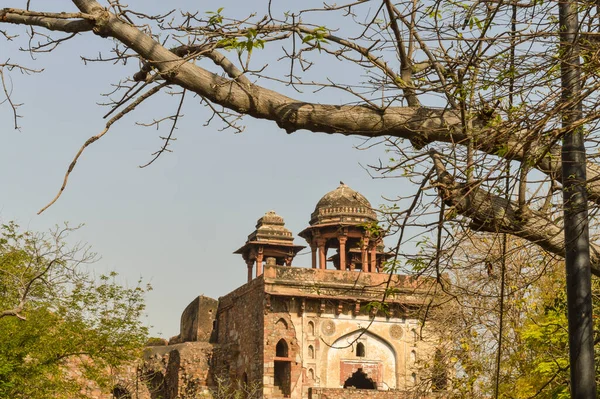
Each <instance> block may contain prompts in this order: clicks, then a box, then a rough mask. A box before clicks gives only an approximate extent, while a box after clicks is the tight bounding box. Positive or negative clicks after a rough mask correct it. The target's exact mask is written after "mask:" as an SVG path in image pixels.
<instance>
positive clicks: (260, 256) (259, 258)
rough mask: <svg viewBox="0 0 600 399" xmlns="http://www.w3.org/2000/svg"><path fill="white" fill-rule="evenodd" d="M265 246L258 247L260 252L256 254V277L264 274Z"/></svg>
mask: <svg viewBox="0 0 600 399" xmlns="http://www.w3.org/2000/svg"><path fill="white" fill-rule="evenodd" d="M262 262H263V248H262V247H259V248H258V254H257V255H256V277H258V276H260V275H262V274H263V264H262Z"/></svg>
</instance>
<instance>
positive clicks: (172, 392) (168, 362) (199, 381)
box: [141, 342, 215, 399]
mask: <svg viewBox="0 0 600 399" xmlns="http://www.w3.org/2000/svg"><path fill="white" fill-rule="evenodd" d="M214 352H215V348H214V346H213V345H212V344H209V343H208V342H185V343H181V344H175V345H168V346H155V347H150V348H147V349H146V350H145V352H144V364H143V368H142V372H141V379H142V381H143V383H144V384H145V385H146V386H147V387H148V389H149V390H150V394H151V399H175V398H177V399H186V398H199V397H202V395H207V394H208V392H209V389H208V388H209V387H210V386H212V385H213V376H212V373H211V372H210V362H211V359H212V357H213V354H214Z"/></svg>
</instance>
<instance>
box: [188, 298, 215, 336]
mask: <svg viewBox="0 0 600 399" xmlns="http://www.w3.org/2000/svg"><path fill="white" fill-rule="evenodd" d="M218 304H219V302H218V301H217V300H215V299H212V298H209V297H206V296H204V295H201V296H199V297H197V298H196V299H194V300H193V301H192V302H191V303H190V304H189V305H188V306H187V307H186V308H185V310H184V311H183V313H182V314H181V323H180V327H179V338H178V342H190V341H205V342H209V341H210V338H211V334H212V332H213V321H214V320H215V316H216V314H217V307H218Z"/></svg>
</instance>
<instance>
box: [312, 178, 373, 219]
mask: <svg viewBox="0 0 600 399" xmlns="http://www.w3.org/2000/svg"><path fill="white" fill-rule="evenodd" d="M376 221H377V215H376V214H375V211H373V208H372V207H371V203H370V202H369V201H368V200H367V199H366V198H365V196H364V195H362V194H361V193H359V192H357V191H354V190H352V189H351V188H350V187H348V186H347V185H345V184H344V183H342V182H340V185H339V187H338V188H336V189H335V190H333V191H330V192H328V193H327V194H325V195H324V196H323V198H321V199H320V200H319V202H318V203H317V206H316V207H315V211H314V212H313V213H312V214H311V215H310V225H311V226H314V225H320V224H329V223H344V224H361V223H365V222H376Z"/></svg>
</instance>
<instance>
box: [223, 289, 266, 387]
mask: <svg viewBox="0 0 600 399" xmlns="http://www.w3.org/2000/svg"><path fill="white" fill-rule="evenodd" d="M264 302H265V295H264V283H263V280H262V279H260V278H259V279H254V280H252V281H251V282H249V283H248V284H245V285H243V286H242V287H240V288H238V289H236V290H235V291H233V292H231V293H230V294H228V295H226V296H224V297H221V298H219V308H218V311H217V323H216V329H217V334H216V336H217V343H218V346H219V350H218V352H215V356H214V361H213V363H212V366H213V368H214V374H215V376H217V378H222V379H228V380H229V381H231V382H236V381H237V382H244V383H247V384H250V385H254V384H262V382H263V365H264V357H263V351H264V343H263V342H264V341H263V336H264V332H263V329H264V312H265V303H264Z"/></svg>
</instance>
